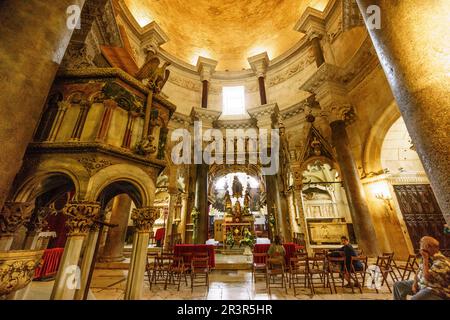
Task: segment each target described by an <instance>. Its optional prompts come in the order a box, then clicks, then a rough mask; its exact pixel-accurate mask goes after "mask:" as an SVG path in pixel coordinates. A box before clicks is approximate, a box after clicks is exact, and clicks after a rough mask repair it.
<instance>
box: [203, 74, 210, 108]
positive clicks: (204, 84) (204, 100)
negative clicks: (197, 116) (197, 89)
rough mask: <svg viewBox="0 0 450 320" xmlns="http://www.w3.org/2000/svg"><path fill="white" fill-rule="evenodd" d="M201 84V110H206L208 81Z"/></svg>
mask: <svg viewBox="0 0 450 320" xmlns="http://www.w3.org/2000/svg"><path fill="white" fill-rule="evenodd" d="M202 84H203V85H202V108H204V109H206V108H208V91H209V90H208V89H209V82H208V80H203V81H202Z"/></svg>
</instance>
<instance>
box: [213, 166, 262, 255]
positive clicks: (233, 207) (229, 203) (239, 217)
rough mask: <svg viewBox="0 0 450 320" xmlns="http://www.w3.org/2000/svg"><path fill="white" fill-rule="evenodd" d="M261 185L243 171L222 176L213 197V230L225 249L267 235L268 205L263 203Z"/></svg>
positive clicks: (216, 184)
mask: <svg viewBox="0 0 450 320" xmlns="http://www.w3.org/2000/svg"><path fill="white" fill-rule="evenodd" d="M262 187H263V186H262V184H261V183H260V181H259V179H257V178H255V177H254V176H251V175H248V174H247V173H244V172H235V173H228V174H226V175H222V176H221V177H219V178H217V179H216V180H215V182H214V184H213V190H212V196H211V197H210V203H211V205H210V230H214V231H213V233H214V234H213V235H212V236H213V238H214V240H216V241H218V242H221V243H222V244H223V247H224V248H227V249H231V248H234V247H241V246H243V245H248V244H249V243H250V242H252V241H256V240H255V239H256V237H257V236H258V237H264V236H266V235H267V234H266V233H267V223H266V221H267V219H266V212H267V211H266V208H265V206H263V205H262V203H261V198H262V197H261V196H262V195H263V191H262V190H261V188H262Z"/></svg>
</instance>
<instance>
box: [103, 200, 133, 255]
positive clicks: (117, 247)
mask: <svg viewBox="0 0 450 320" xmlns="http://www.w3.org/2000/svg"><path fill="white" fill-rule="evenodd" d="M130 209H131V198H130V197H129V196H128V195H127V194H120V195H118V196H116V197H115V198H114V201H113V205H112V213H111V220H110V222H109V223H111V224H116V225H118V227H116V228H109V230H108V235H107V236H106V242H105V247H104V248H103V253H102V256H101V258H100V261H102V262H118V261H123V260H124V259H125V257H124V256H123V247H124V245H125V238H126V236H127V227H128V220H129V219H128V218H129V216H130Z"/></svg>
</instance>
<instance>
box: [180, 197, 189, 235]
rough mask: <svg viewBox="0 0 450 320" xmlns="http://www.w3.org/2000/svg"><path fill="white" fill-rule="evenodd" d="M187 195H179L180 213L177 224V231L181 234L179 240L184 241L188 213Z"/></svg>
mask: <svg viewBox="0 0 450 320" xmlns="http://www.w3.org/2000/svg"><path fill="white" fill-rule="evenodd" d="M187 200H188V195H187V194H183V195H181V213H180V224H179V225H178V233H179V234H181V242H182V243H186V222H187V218H188V217H187V215H188V203H187Z"/></svg>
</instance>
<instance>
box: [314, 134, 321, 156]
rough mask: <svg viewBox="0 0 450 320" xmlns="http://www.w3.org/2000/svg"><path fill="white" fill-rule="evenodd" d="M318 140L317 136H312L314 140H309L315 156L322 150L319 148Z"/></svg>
mask: <svg viewBox="0 0 450 320" xmlns="http://www.w3.org/2000/svg"><path fill="white" fill-rule="evenodd" d="M320 146H321V144H320V141H319V140H318V139H317V137H314V140H313V141H312V142H311V147H312V148H313V150H314V154H315V155H316V156H320V155H321V154H322V151H321V150H320Z"/></svg>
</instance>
